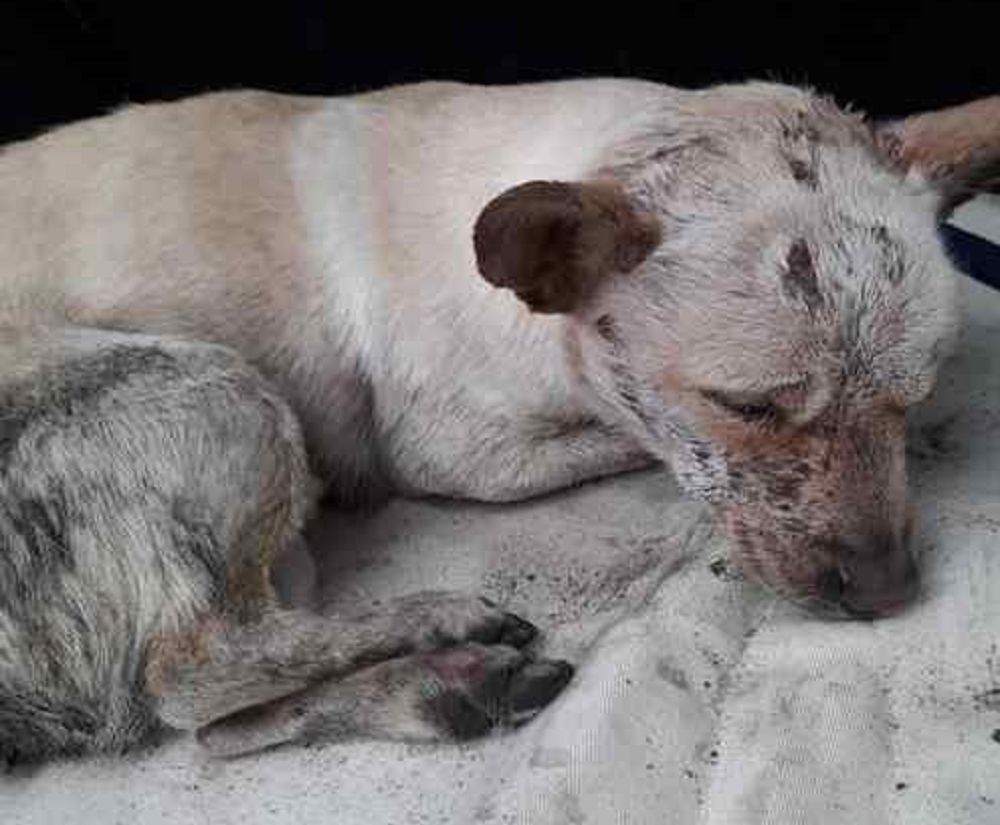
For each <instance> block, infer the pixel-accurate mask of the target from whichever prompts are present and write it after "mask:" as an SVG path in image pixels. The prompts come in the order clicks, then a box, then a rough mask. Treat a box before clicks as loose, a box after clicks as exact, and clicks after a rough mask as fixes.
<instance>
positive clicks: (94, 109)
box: [0, 0, 1000, 140]
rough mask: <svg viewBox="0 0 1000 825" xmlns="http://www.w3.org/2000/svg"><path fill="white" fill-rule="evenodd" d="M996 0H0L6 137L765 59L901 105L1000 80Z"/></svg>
mask: <svg viewBox="0 0 1000 825" xmlns="http://www.w3.org/2000/svg"><path fill="white" fill-rule="evenodd" d="M992 5H994V4H993V3H992V2H978V3H972V2H947V0H938V2H916V0H915V1H914V2H906V3H903V2H900V3H894V4H888V3H863V2H836V0H832V1H831V2H826V3H819V2H810V0H800V2H767V3H753V2H746V3H739V4H736V3H733V4H728V3H715V2H709V0H703V2H670V1H669V0H663V1H662V2H659V3H655V4H653V5H648V6H647V5H643V4H638V3H632V4H626V3H614V2H608V0H604V2H598V3H595V4H592V5H590V6H584V5H582V4H578V5H576V6H574V7H570V8H569V9H567V10H561V9H560V8H559V7H556V6H553V5H552V4H546V3H536V4H535V5H534V6H525V7H519V6H513V5H482V4H475V5H467V6H462V7H461V8H464V9H466V10H464V11H454V12H444V11H428V10H426V9H424V8H420V7H419V6H417V5H416V4H409V5H407V6H404V7H395V6H392V5H390V4H388V3H386V2H381V3H376V2H368V3H364V2H363V0H362V2H361V3H352V4H347V3H342V2H333V0H322V1H321V0H285V2H282V1H281V0H267V2H260V3H259V4H257V5H252V4H251V2H249V0H248V2H246V3H228V2H211V0H205V2H203V3H201V4H197V5H196V4H184V3H176V2H172V3H169V2H156V0H132V2H118V0H0V140H10V139H13V138H16V137H24V136H26V135H30V134H32V133H34V132H36V131H38V130H39V129H40V128H42V127H44V126H47V125H51V124H54V123H59V122H62V121H67V120H71V119H76V118H80V117H84V116H88V115H92V114H97V113H99V112H102V111H106V110H107V109H109V108H111V107H113V106H116V105H119V104H121V103H123V102H125V101H129V100H132V101H144V100H151V99H165V98H171V97H178V96H181V95H185V94H191V93H194V92H199V91H204V90H209V89H219V88H227V87H234V86H243V87H257V88H268V89H274V90H279V91H287V92H298V93H306V94H334V93H340V92H350V91H358V90H363V89H369V88H373V87H377V86H382V85H386V84H390V83H396V82H403V81H409V80H420V79H431V78H433V79H455V80H465V81H471V82H481V83H512V82H523V81H530V80H541V79H550V78H562V77H576V76H592V75H624V76H638V77H646V78H649V79H653V80H660V81H663V82H667V83H672V84H675V85H680V86H699V85H705V84H708V83H712V82H717V81H722V80H740V79H745V78H747V77H758V78H765V79H776V80H783V81H786V82H794V83H809V84H811V85H814V86H816V87H818V88H820V89H822V90H824V91H828V92H831V93H833V94H834V95H835V96H836V97H837V98H838V99H839V100H840V101H841V102H850V103H853V104H855V105H856V106H858V107H859V108H862V109H864V110H866V111H868V112H869V113H871V114H873V115H876V116H882V117H888V116H892V115H897V114H902V113H906V112H910V111H915V110H919V109H925V108H933V107H935V106H941V105H946V104H949V103H955V102H959V101H961V100H965V99H968V98H971V97H976V96H980V95H984V94H988V93H996V92H997V91H1000V82H998V74H1000V72H998V70H997V68H996V66H997V65H998V59H997V55H996V50H997V48H998V47H1000V38H998V36H997V31H998V26H997V25H996V24H994V22H993V20H992V18H993V16H994V15H992V14H990V11H989V10H990V7H991V6H992ZM469 9H475V10H474V11H471V10H469Z"/></svg>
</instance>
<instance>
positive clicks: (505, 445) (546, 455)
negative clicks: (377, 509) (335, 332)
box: [396, 419, 655, 503]
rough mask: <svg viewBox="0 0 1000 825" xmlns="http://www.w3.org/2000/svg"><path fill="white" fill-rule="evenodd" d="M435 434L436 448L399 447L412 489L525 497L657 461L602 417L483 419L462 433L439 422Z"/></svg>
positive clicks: (407, 489) (401, 477) (404, 484)
mask: <svg viewBox="0 0 1000 825" xmlns="http://www.w3.org/2000/svg"><path fill="white" fill-rule="evenodd" d="M427 440H428V441H433V444H432V446H431V448H430V449H426V448H424V449H419V450H413V449H407V445H403V447H402V448H400V449H399V450H397V463H396V467H397V473H398V475H397V480H396V484H397V486H398V488H399V489H400V490H401V491H402V492H404V493H407V494H411V495H426V494H428V493H430V494H434V495H443V496H449V497H455V498H471V499H475V500H478V501H488V502H498V503H499V502H511V501H521V500H523V499H528V498H532V497H534V496H539V495H543V494H545V493H550V492H553V491H555V490H560V489H563V488H565V487H571V486H573V485H575V484H579V483H580V482H583V481H587V480H589V479H595V478H600V477H602V476H608V475H614V474H616V473H622V472H626V471H629V470H637V469H640V468H642V467H648V466H650V465H651V464H653V463H655V459H654V458H653V457H651V456H650V455H649V454H648V453H647V452H645V451H644V450H643V449H642V448H641V447H639V446H638V444H637V443H636V442H635V441H633V440H632V439H630V438H628V437H627V436H625V435H623V434H622V433H620V432H618V431H616V430H614V429H613V428H611V427H608V426H607V425H605V424H603V423H601V422H599V421H596V420H594V419H582V420H576V421H568V422H554V421H545V422H535V423H531V424H523V425H518V426H513V425H511V424H509V423H506V422H499V421H492V422H491V421H483V422H481V423H480V424H479V425H477V426H476V427H474V428H473V430H472V432H467V433H465V434H464V435H462V436H461V437H458V436H455V437H451V436H450V433H449V432H447V431H442V430H440V429H439V430H437V431H436V432H434V433H429V434H428V435H427ZM411 456H415V457H416V458H411Z"/></svg>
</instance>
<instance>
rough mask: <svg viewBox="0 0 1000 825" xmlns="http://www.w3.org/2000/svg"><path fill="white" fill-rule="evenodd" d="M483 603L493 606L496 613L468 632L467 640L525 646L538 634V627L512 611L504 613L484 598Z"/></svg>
mask: <svg viewBox="0 0 1000 825" xmlns="http://www.w3.org/2000/svg"><path fill="white" fill-rule="evenodd" d="M482 601H483V603H484V604H485V605H486V606H487V607H490V608H495V609H496V613H495V614H493V615H492V616H490V617H488V618H487V619H486V620H485V621H483V623H482V624H481V625H479V626H478V627H476V628H474V629H473V630H472V632H471V633H470V634H469V638H468V641H470V642H482V643H483V644H500V645H508V646H509V647H518V648H520V647H525V646H526V645H529V644H531V642H533V641H534V640H535V638H536V637H537V636H538V628H537V627H535V626H534V625H533V624H531V622H527V621H525V620H524V619H522V618H520V617H519V616H515V615H514V614H513V613H505V612H503V611H502V610H500V609H498V608H496V606H495V605H494V604H492V603H491V602H489V601H488V600H486V599H483V600H482Z"/></svg>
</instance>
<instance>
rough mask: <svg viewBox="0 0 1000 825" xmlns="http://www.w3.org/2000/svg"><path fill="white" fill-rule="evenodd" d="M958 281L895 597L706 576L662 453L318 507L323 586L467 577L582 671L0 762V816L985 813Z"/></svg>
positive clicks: (502, 817) (981, 494)
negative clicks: (454, 500) (779, 588)
mask: <svg viewBox="0 0 1000 825" xmlns="http://www.w3.org/2000/svg"><path fill="white" fill-rule="evenodd" d="M963 288H964V292H965V303H966V308H967V318H966V332H965V334H964V337H963V340H962V343H961V347H960V353H959V358H958V360H957V361H956V362H955V363H954V364H952V365H951V366H950V367H949V368H948V369H947V370H946V373H945V376H944V378H943V380H942V382H941V385H940V388H939V391H938V392H937V394H936V396H935V399H934V400H933V401H932V402H931V403H930V404H928V405H927V406H926V407H924V408H923V409H922V410H921V412H920V414H919V416H914V420H913V421H912V422H911V423H912V425H913V442H912V444H913V446H912V453H913V459H912V480H913V491H914V499H915V503H916V505H917V507H918V511H919V514H920V528H919V531H918V536H917V539H916V541H917V546H918V548H919V550H920V551H921V553H922V566H923V569H924V573H925V586H926V597H925V598H924V600H923V602H922V603H921V604H920V605H919V606H917V607H916V608H915V609H913V610H911V611H909V612H908V613H906V614H904V615H903V616H900V617H898V618H895V619H890V620H885V621H881V622H877V623H874V624H864V623H859V624H855V623H823V622H820V621H817V620H814V619H811V618H808V617H806V616H803V615H802V614H800V613H798V612H797V611H796V610H795V609H793V608H791V607H789V606H787V605H786V604H784V603H781V602H778V601H775V600H774V599H773V598H772V597H771V596H770V595H768V594H766V593H763V592H761V591H760V590H759V589H757V588H756V587H754V586H752V585H749V584H746V583H743V582H740V581H736V580H733V579H732V578H731V577H730V576H728V575H727V574H724V573H723V574H721V575H717V574H716V573H713V572H712V569H711V567H710V564H711V563H712V562H713V561H714V560H716V559H718V558H719V557H721V555H722V552H723V550H722V547H721V545H720V543H719V541H718V537H717V536H716V534H715V532H714V529H713V527H712V523H711V521H710V519H708V518H707V516H706V514H705V512H704V510H702V509H701V508H700V507H699V506H697V505H695V504H692V503H689V502H686V501H684V500H682V499H681V498H680V497H679V495H678V493H677V491H676V488H675V486H674V485H673V483H672V482H671V481H670V480H669V479H668V478H666V477H665V475H664V474H662V473H656V472H650V473H640V474H635V475H631V476H623V477H620V478H617V479H612V480H610V481H607V482H604V483H600V484H594V485H588V486H586V487H584V488H582V489H579V490H576V491H572V492H568V493H564V494H560V495H557V496H553V497H550V498H548V499H545V500H540V501H536V502H531V503H528V504H524V505H519V506H508V507H489V506H471V505H458V504H448V503H413V502H397V503H395V504H393V505H392V506H390V507H389V508H388V509H387V510H386V511H385V512H383V513H382V514H381V515H380V516H378V517H377V518H374V519H371V520H362V519H358V518H344V517H339V518H331V520H330V522H329V523H328V524H327V526H326V531H325V535H326V538H325V540H324V541H325V543H326V544H328V545H329V550H328V554H329V556H328V565H327V570H326V572H327V574H328V575H329V576H330V578H331V579H332V581H333V584H332V585H331V588H330V595H332V596H337V597H338V598H341V599H342V600H344V601H349V600H352V599H356V598H370V597H377V596H387V595H393V594H396V593H402V592H408V591H413V590H418V589H426V588H439V587H453V588H458V589H467V590H481V591H483V592H485V593H487V594H489V595H491V596H493V597H494V598H497V599H499V600H502V601H503V602H505V603H507V604H509V605H510V606H511V607H512V608H514V609H516V610H518V611H519V612H521V613H522V614H523V615H525V616H527V617H529V618H531V619H533V620H534V621H536V622H537V623H538V624H540V625H541V626H542V627H543V628H544V629H545V630H546V631H547V634H548V639H547V648H548V650H549V651H550V652H552V653H554V654H556V655H565V656H568V657H570V658H572V659H573V660H574V661H576V662H577V663H578V664H579V665H580V670H579V673H578V676H577V678H576V680H575V682H574V683H573V685H572V687H571V689H570V690H568V691H567V692H566V693H565V694H564V696H563V697H562V698H561V699H560V700H559V701H558V702H557V703H556V704H555V705H554V706H553V707H552V708H551V709H549V710H548V711H547V712H546V713H545V714H543V715H542V716H541V717H540V718H539V719H538V720H536V721H535V722H534V723H533V724H532V725H530V726H528V727H527V728H525V729H524V730H522V731H521V732H519V733H518V734H516V735H509V736H504V737H499V738H493V739H491V740H489V741H485V742H481V743H477V744H472V745H467V746H462V747H427V746H424V747H416V746H404V745H397V744H384V743H358V744H338V745H329V746H326V747H322V748H316V749H310V750H303V749H297V748H290V749H285V750H279V751H275V752H272V753H268V754H264V755H261V756H257V757H252V758H248V759H243V760H239V761H235V762H229V763H213V762H209V761H207V760H205V759H204V757H203V756H202V755H201V754H200V753H199V752H198V750H197V748H196V747H195V746H194V744H193V743H192V742H191V741H190V740H187V739H181V740H178V741H176V742H174V743H172V744H171V745H169V746H167V747H165V748H162V749H160V750H159V751H156V752H154V753H151V754H148V755H145V756H141V757H137V758H132V759H130V760H128V761H121V762H114V761H99V760H98V761H90V762H76V763H67V764H59V765H50V766H48V767H46V768H43V769H41V770H39V771H37V772H36V773H33V774H30V775H24V774H15V775H13V776H9V777H5V778H0V823H3V825H22V824H24V825H26V824H27V823H31V824H32V825H40V824H41V823H46V824H47V823H63V822H66V823H74V825H76V824H78V825H85V823H94V825H98V824H99V825H113V823H119V822H120V823H133V822H141V823H143V825H155V824H156V823H184V824H185V825H197V824H200V823H206V825H208V824H209V823H210V824H211V825H227V823H239V824H240V825H246V823H255V825H256V823H301V824H302V825H309V824H310V823H332V824H333V825H382V824H383V823H385V824H386V825H388V824H390V823H391V824H392V825H416V824H417V823H432V824H433V825H444V823H455V825H473V823H497V824H499V823H531V825H550V824H551V825H556V823H559V824H560V825H562V824H563V823H565V824H566V825H581V823H588V825H604V824H605V823H608V824H609V825H618V823H629V824H630V825H644V824H645V823H649V824H650V825H653V824H654V823H655V825H662V823H668V822H669V823H676V824H677V825H688V824H689V823H690V824H691V825H694V824H695V823H698V825H743V823H776V825H797V823H802V824H803V825H836V823H845V824H846V823H851V825H867V823H871V825H945V824H947V825H951V823H968V824H969V825H996V823H998V822H1000V741H995V740H994V738H993V736H994V731H998V730H1000V471H998V469H997V468H998V467H1000V294H998V293H995V292H991V291H990V290H988V289H986V288H985V287H981V286H979V285H977V284H974V283H972V282H970V281H964V282H963ZM716 569H718V568H716ZM996 736H997V738H1000V733H997V734H996Z"/></svg>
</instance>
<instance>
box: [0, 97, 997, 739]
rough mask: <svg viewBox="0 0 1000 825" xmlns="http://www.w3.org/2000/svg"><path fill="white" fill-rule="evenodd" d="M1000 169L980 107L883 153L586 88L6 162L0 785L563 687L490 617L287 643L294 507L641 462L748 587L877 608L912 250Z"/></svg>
mask: <svg viewBox="0 0 1000 825" xmlns="http://www.w3.org/2000/svg"><path fill="white" fill-rule="evenodd" d="M998 157H1000V99H997V98H994V99H991V100H986V101H981V102H978V103H975V104H970V105H968V106H966V107H961V108H959V109H956V110H950V111H947V112H944V113H938V114H932V115H925V116H922V117H918V118H914V119H911V120H907V121H903V122H902V123H899V124H894V125H892V126H889V127H886V128H883V129H876V128H874V127H872V126H871V125H870V124H868V123H866V122H865V121H864V120H863V119H862V118H861V117H858V116H854V115H850V114H846V113H845V112H843V111H841V110H839V109H838V108H836V107H835V106H834V105H833V104H831V103H830V102H828V101H826V100H824V99H821V98H819V97H817V96H815V95H813V94H811V93H810V92H807V91H803V90H800V89H795V88H790V87H783V86H777V85H766V84H759V83H752V84H746V85H733V86H723V87H717V88H712V89H708V90H704V91H693V92H692V91H680V90H676V89H671V88H667V87H664V86H660V85H656V84H652V83H645V82H633V81H610V80H591V81H579V82H564V83H553V84H543V85H536V86H523V87H513V88H475V87H468V86H461V85H456V84H425V85H417V86H409V87H400V88H395V89H390V90H387V91H384V92H379V93H375V94H366V95H361V96H357V97H347V98H337V99H306V98H290V97H282V96H277V95H272V94H261V93H252V92H238V93H225V94H214V95H208V96H205V97H200V98H196V99H191V100H187V101H182V102H178V103H170V104H163V105H147V106H131V107H128V108H126V109H124V110H122V111H120V112H117V113H115V114H113V115H110V116H108V117H104V118H99V119H96V120H92V121H88V122H85V123H80V124H76V125H72V126H68V127H65V128H61V129H58V130H56V131H53V132H51V133H49V134H45V135H42V136H41V137H39V138H37V139H35V140H32V141H29V142H26V143H23V144H19V145H14V146H10V147H8V148H6V149H5V150H3V152H2V153H0V192H2V195H0V290H2V305H0V339H2V342H3V349H2V351H0V365H2V373H0V542H2V544H0V751H5V752H6V753H7V754H8V755H9V756H14V755H19V756H22V757H26V758H36V757H42V756H46V755H49V754H55V753H70V752H81V751H86V750H92V749H118V748H122V747H125V746H128V745H130V744H132V743H134V742H136V741H139V740H141V739H143V738H144V737H146V736H148V735H149V734H150V733H151V732H152V731H154V730H155V729H156V728H157V727H158V726H159V725H160V724H161V723H164V722H165V723H167V724H169V725H173V726H176V727H182V728H204V730H203V731H202V738H203V741H204V742H205V743H206V745H207V746H209V747H210V748H211V749H212V750H213V751H215V752H217V753H222V754H229V753H238V752H243V751H247V750H252V749H255V748H260V747H265V746H268V745H272V744H276V743H280V742H284V741H289V740H292V739H307V738H310V737H318V736H327V737H334V736H347V735H385V736H397V737H411V738H413V737H416V738H427V737H431V738H433V737H440V736H445V735H471V734H475V733H479V732H482V731H485V730H487V729H489V728H490V727H492V726H494V725H497V724H501V723H511V722H517V721H519V720H521V719H524V718H527V717H528V716H530V715H531V714H532V713H534V712H535V711H536V710H537V709H539V708H540V707H541V706H542V705H544V704H545V702H546V701H548V700H549V699H550V698H551V697H552V696H553V695H554V694H555V693H556V692H558V690H559V689H560V688H561V687H562V685H563V684H565V682H566V681H567V679H568V678H569V675H570V672H571V671H570V668H569V667H568V666H567V665H565V664H564V663H559V662H548V661H535V660H532V659H531V657H530V656H529V655H528V654H526V653H525V652H524V651H523V650H521V649H520V648H521V647H523V645H524V644H526V643H527V642H528V641H529V640H530V638H531V636H532V635H533V628H531V626H530V625H527V624H526V623H524V622H522V621H521V620H519V619H517V618H515V617H513V616H510V615H509V614H506V613H504V612H503V611H501V610H500V609H499V608H497V607H496V606H494V605H491V604H489V603H486V602H483V601H482V600H479V599H475V598H466V597H460V596H446V595H442V594H437V595H434V594H430V595H428V594H425V595H422V596H415V597H413V598H410V599H407V600H403V601H401V602H399V603H397V604H394V605H390V606H385V607H383V608H382V609H380V610H379V611H378V612H375V613H373V614H372V615H370V616H354V617H345V616H319V615H316V614H312V613H308V612H304V611H300V610H295V609H286V608H283V607H281V606H279V605H278V604H277V602H276V599H275V597H274V594H273V591H272V587H271V584H270V581H269V571H270V567H271V563H272V561H273V560H274V559H275V558H277V557H278V556H280V555H281V554H282V553H286V552H288V551H290V549H291V548H292V547H293V546H294V545H295V543H296V541H297V540H298V536H299V531H300V529H301V527H302V525H303V522H304V521H305V519H306V518H307V517H308V514H309V510H310V507H311V505H312V501H313V497H314V495H315V494H316V492H317V490H318V489H320V485H318V484H316V483H315V482H314V481H313V479H314V478H318V479H319V481H320V482H321V485H322V487H323V488H324V489H325V490H326V491H327V492H328V494H329V495H330V496H331V497H332V498H333V499H335V500H338V501H340V502H342V503H343V502H352V501H357V500H359V499H362V498H370V497H372V496H374V495H380V494H383V493H386V492H392V491H396V492H402V493H407V494H441V495H449V496H465V497H473V498H478V499H484V500H489V501H513V500H517V499H521V498H524V497H527V496H532V495H535V494H538V493H542V492H545V491H547V490H552V489H555V488H558V487H563V486H566V485H570V484H573V483H575V482H579V481H581V480H583V479H587V478H593V477H595V476H599V475H602V474H608V473H614V472H618V471H621V470H625V469H628V468H632V467H637V466H640V465H643V464H645V463H648V462H649V461H652V460H662V461H664V462H666V463H667V464H668V465H670V466H671V467H672V468H673V469H674V471H675V472H676V474H677V475H678V477H679V478H680V480H681V482H682V483H683V485H684V486H685V487H686V488H687V489H688V490H689V491H690V492H692V493H693V494H695V495H698V496H701V497H704V498H706V499H708V500H710V501H712V502H713V503H714V504H715V505H716V507H717V509H718V511H719V513H720V516H721V518H722V519H723V521H724V523H725V524H726V526H727V528H728V530H729V532H730V534H731V538H732V547H733V553H734V556H735V558H736V559H737V560H738V561H739V562H740V563H741V564H742V566H743V567H744V568H745V569H746V570H747V571H748V572H750V573H751V574H754V575H756V576H757V577H759V578H760V579H762V580H764V581H765V582H768V583H770V584H771V585H773V586H775V587H778V588H780V589H782V590H784V591H786V592H788V593H789V594H790V595H793V596H795V597H799V598H804V599H807V600H810V601H812V602H814V603H816V604H823V605H827V606H830V605H833V606H836V607H837V608H839V609H843V610H845V611H847V612H848V613H850V614H853V615H863V616H875V615H879V614H882V613H885V612H889V611H892V610H895V609H897V608H898V607H900V606H901V605H902V604H903V603H904V602H905V601H906V600H908V599H909V598H910V597H911V596H912V595H913V592H914V590H915V588H916V573H915V569H914V565H913V562H912V560H911V557H910V555H909V553H908V551H907V548H906V539H907V534H908V529H909V528H908V524H909V518H908V513H907V507H906V493H905V472H904V414H905V411H906V409H907V407H908V406H909V405H911V404H913V403H915V402H917V401H919V400H920V399H921V398H922V397H924V396H925V395H926V394H927V392H928V391H929V390H930V389H931V387H932V385H933V383H934V379H935V374H936V371H937V367H938V365H939V363H940V362H941V359H942V358H943V357H944V356H945V354H946V352H947V348H948V342H949V340H950V338H951V337H952V334H953V331H954V328H955V315H954V310H953V305H952V291H953V283H952V282H953V278H954V273H953V270H952V267H951V266H950V265H949V262H948V260H947V259H946V257H945V255H944V253H943V251H942V249H941V245H940V243H939V241H938V237H937V234H936V221H937V219H938V217H939V216H940V214H941V212H942V210H944V209H946V208H948V207H949V206H951V205H952V204H953V203H955V202H956V201H957V200H958V199H961V198H962V197H964V196H965V195H966V194H967V193H968V192H970V191H972V187H974V186H975V185H982V184H984V183H989V181H990V174H991V173H992V171H995V166H996V162H997V159H998ZM477 270H478V272H477ZM480 273H481V275H482V277H480ZM497 287H503V288H505V289H498V288H497ZM206 725H207V727H204V726H206Z"/></svg>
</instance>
